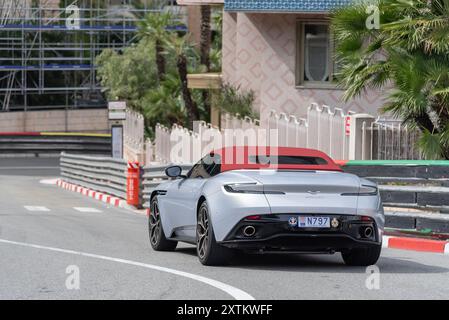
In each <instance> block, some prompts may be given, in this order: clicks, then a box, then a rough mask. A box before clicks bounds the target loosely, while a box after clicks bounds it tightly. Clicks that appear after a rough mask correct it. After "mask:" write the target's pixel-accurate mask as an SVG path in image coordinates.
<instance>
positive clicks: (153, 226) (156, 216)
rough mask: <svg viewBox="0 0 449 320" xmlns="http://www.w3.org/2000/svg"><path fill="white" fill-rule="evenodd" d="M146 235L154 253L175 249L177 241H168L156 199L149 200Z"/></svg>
mask: <svg viewBox="0 0 449 320" xmlns="http://www.w3.org/2000/svg"><path fill="white" fill-rule="evenodd" d="M148 233H149V236H150V244H151V247H152V248H153V249H154V250H156V251H173V250H175V249H176V245H177V244H178V242H177V241H173V240H168V239H167V238H166V237H165V234H164V229H163V228H162V222H161V214H160V211H159V205H158V202H157V197H154V198H153V199H152V200H151V210H150V216H149V217H148Z"/></svg>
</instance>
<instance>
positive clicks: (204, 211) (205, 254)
mask: <svg viewBox="0 0 449 320" xmlns="http://www.w3.org/2000/svg"><path fill="white" fill-rule="evenodd" d="M210 221H211V220H210V214H209V208H208V206H207V203H206V201H204V202H203V203H202V204H201V206H200V208H199V210H198V218H197V227H196V252H197V255H198V259H199V260H200V262H201V263H202V264H203V265H206V266H219V265H224V264H226V263H228V262H229V259H230V258H231V256H232V251H231V249H229V248H226V247H223V246H221V245H219V244H218V243H217V241H216V240H215V234H214V229H213V227H212V223H210Z"/></svg>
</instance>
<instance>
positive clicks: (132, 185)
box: [126, 161, 140, 206]
mask: <svg viewBox="0 0 449 320" xmlns="http://www.w3.org/2000/svg"><path fill="white" fill-rule="evenodd" d="M139 180H140V167H139V162H137V161H135V162H131V161H130V162H128V177H127V179H126V203H128V204H130V205H132V206H138V205H139V204H140V203H139Z"/></svg>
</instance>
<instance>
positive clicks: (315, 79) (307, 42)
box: [296, 21, 334, 86]
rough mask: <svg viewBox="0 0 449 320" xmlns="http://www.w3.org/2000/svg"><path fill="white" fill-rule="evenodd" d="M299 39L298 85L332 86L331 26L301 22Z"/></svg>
mask: <svg viewBox="0 0 449 320" xmlns="http://www.w3.org/2000/svg"><path fill="white" fill-rule="evenodd" d="M297 38H298V39H297V71H296V72H297V77H296V78H297V80H296V82H297V85H300V86H308V85H312V86H313V85H317V86H320V85H324V86H325V85H329V84H331V83H332V81H333V78H332V74H333V67H334V64H333V60H332V57H333V46H332V41H331V36H330V32H329V25H328V24H326V23H324V22H303V21H299V22H298V26H297Z"/></svg>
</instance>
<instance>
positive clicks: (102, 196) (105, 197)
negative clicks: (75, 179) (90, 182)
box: [56, 180, 128, 208]
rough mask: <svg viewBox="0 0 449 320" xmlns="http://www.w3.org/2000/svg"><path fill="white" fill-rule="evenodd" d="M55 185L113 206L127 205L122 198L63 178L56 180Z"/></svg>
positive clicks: (124, 206) (122, 206)
mask: <svg viewBox="0 0 449 320" xmlns="http://www.w3.org/2000/svg"><path fill="white" fill-rule="evenodd" d="M56 185H57V186H58V187H61V188H64V189H67V190H70V191H73V192H78V193H81V194H82V195H85V196H88V197H91V198H94V199H96V200H100V201H103V202H105V203H108V204H111V205H113V206H115V207H121V208H126V207H127V206H128V205H127V204H126V201H125V200H123V199H120V198H117V197H114V196H111V195H109V194H106V193H102V192H98V191H94V190H91V189H88V188H84V187H81V186H78V185H76V184H72V183H68V182H65V181H63V180H58V181H56Z"/></svg>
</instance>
